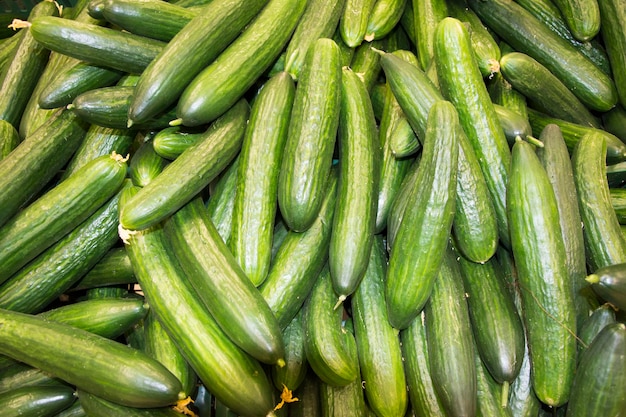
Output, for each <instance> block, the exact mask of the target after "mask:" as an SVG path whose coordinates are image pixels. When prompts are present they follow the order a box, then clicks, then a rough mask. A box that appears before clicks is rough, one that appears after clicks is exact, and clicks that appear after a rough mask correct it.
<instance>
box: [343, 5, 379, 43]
mask: <svg viewBox="0 0 626 417" xmlns="http://www.w3.org/2000/svg"><path fill="white" fill-rule="evenodd" d="M374 4H375V1H374V0H345V5H344V8H343V13H342V15H341V18H340V19H339V33H340V34H341V38H342V39H343V41H344V43H345V44H346V45H348V47H350V48H356V47H357V46H359V45H361V43H362V42H363V40H364V38H365V35H366V31H367V22H368V20H369V16H370V13H371V12H372V8H373V7H374Z"/></svg>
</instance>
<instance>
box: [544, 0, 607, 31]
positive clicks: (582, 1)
mask: <svg viewBox="0 0 626 417" xmlns="http://www.w3.org/2000/svg"><path fill="white" fill-rule="evenodd" d="M599 3H600V2H598V1H596V0H554V4H555V5H556V6H557V7H558V8H559V10H560V11H561V13H562V14H563V18H564V20H565V22H566V23H567V26H568V27H569V29H570V30H571V31H572V35H574V37H575V38H576V39H578V40H579V41H588V40H590V39H592V38H593V37H594V36H596V35H597V34H598V32H599V31H600V8H599V6H598V4H599Z"/></svg>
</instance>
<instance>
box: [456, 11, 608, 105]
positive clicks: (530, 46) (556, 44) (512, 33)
mask: <svg viewBox="0 0 626 417" xmlns="http://www.w3.org/2000/svg"><path fill="white" fill-rule="evenodd" d="M468 4H469V6H470V7H471V8H472V9H473V10H474V11H475V12H476V14H477V15H478V17H480V18H481V20H482V21H483V23H484V24H485V25H486V26H487V27H489V28H490V29H492V30H493V31H494V32H495V33H496V34H497V35H498V36H500V37H501V38H502V39H503V40H504V41H506V42H507V43H508V44H510V45H511V46H512V47H513V48H514V49H515V50H517V51H519V52H523V53H525V54H527V55H530V56H531V57H533V58H534V59H536V60H537V61H539V62H540V63H541V64H542V65H544V66H545V67H546V68H548V69H549V70H550V71H551V72H552V73H553V74H554V75H555V76H556V77H558V78H559V79H560V80H561V81H562V82H563V84H565V85H566V86H567V87H568V88H569V89H570V90H571V91H572V92H574V94H575V95H576V97H578V99H579V100H580V101H582V102H583V104H585V105H586V106H587V107H588V108H589V109H591V110H598V111H607V110H610V109H611V108H612V107H613V106H614V105H615V103H616V102H617V92H616V89H615V84H614V82H613V81H612V80H611V78H609V77H608V76H607V75H606V74H605V73H604V72H602V70H601V69H599V68H598V67H596V66H595V64H594V63H593V62H591V61H590V60H589V59H587V58H586V57H585V56H584V55H583V54H581V53H580V52H579V51H578V50H577V49H576V48H575V47H573V46H572V45H571V44H570V43H568V42H567V41H566V40H565V39H563V38H561V37H560V36H559V35H557V34H556V33H554V32H552V30H550V28H549V27H548V26H546V25H545V24H543V23H541V21H539V20H538V19H537V18H535V17H534V16H533V15H532V14H531V13H530V12H528V11H527V10H526V9H524V8H523V7H522V6H521V5H519V4H517V3H515V2H514V1H513V0H468Z"/></svg>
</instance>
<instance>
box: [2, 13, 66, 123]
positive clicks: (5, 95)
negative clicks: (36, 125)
mask: <svg viewBox="0 0 626 417" xmlns="http://www.w3.org/2000/svg"><path fill="white" fill-rule="evenodd" d="M44 16H58V9H57V7H56V5H55V4H54V2H52V1H43V2H40V3H39V4H37V7H33V9H32V10H31V12H30V13H29V16H28V22H27V23H25V24H26V27H25V28H23V29H22V31H21V33H20V34H19V36H20V37H21V39H20V41H19V43H18V44H17V45H16V47H15V50H14V52H13V54H12V56H11V57H10V61H9V63H8V64H7V65H5V67H4V68H3V70H2V74H0V80H1V81H2V84H1V85H0V119H2V120H6V121H8V122H9V123H11V124H12V125H13V126H15V128H16V129H17V128H19V125H20V120H21V118H22V114H23V113H24V109H25V108H26V104H27V103H28V100H29V99H30V96H31V94H32V93H33V90H34V89H35V86H36V84H37V81H38V79H39V77H40V76H41V73H42V72H43V71H44V68H45V66H46V64H47V63H48V58H49V55H50V50H48V49H46V47H45V46H44V45H42V44H41V43H39V42H37V40H36V39H35V38H34V37H33V33H32V31H31V29H30V25H31V24H32V22H33V20H35V19H38V18H41V17H44Z"/></svg>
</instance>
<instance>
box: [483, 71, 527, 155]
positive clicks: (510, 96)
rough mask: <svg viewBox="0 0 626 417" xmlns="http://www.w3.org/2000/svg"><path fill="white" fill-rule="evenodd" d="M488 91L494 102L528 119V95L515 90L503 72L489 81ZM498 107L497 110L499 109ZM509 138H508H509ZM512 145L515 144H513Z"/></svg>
mask: <svg viewBox="0 0 626 417" xmlns="http://www.w3.org/2000/svg"><path fill="white" fill-rule="evenodd" d="M487 91H489V96H490V97H491V101H493V104H496V105H499V106H500V107H503V108H506V109H507V110H510V111H513V112H515V113H516V114H517V115H519V116H521V117H522V118H523V119H525V120H526V121H528V111H527V106H528V105H527V102H526V101H527V100H526V97H525V96H524V95H523V94H522V93H520V92H519V91H517V90H515V89H514V88H513V86H512V85H511V84H510V83H509V82H508V81H507V80H506V79H505V78H504V76H503V75H502V73H497V74H494V76H493V77H492V78H491V80H489V81H488V82H487ZM497 109H498V108H497V107H496V111H497ZM507 139H508V138H507ZM511 146H513V145H512V144H511Z"/></svg>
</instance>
